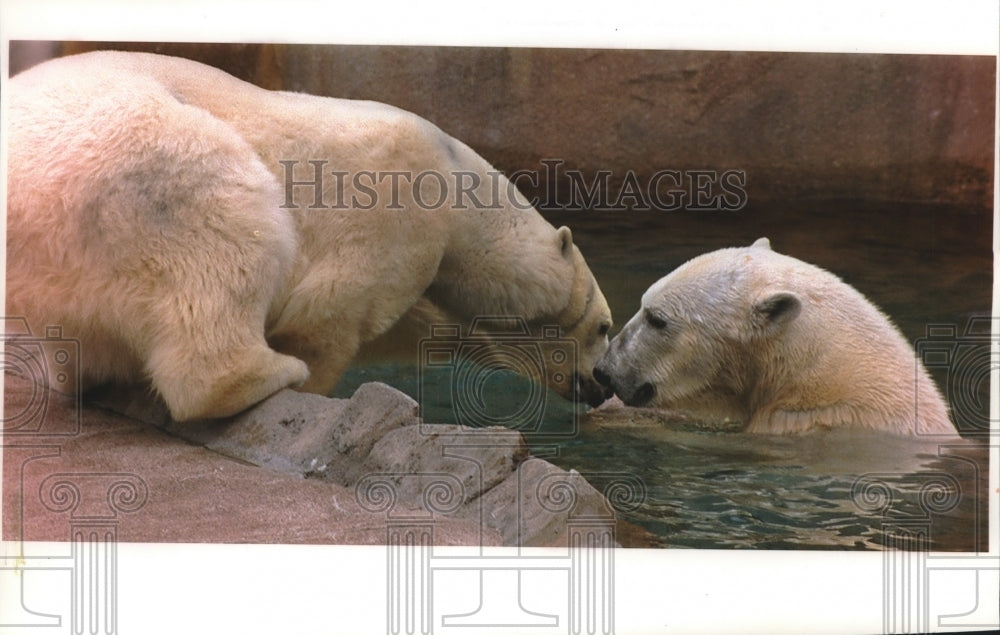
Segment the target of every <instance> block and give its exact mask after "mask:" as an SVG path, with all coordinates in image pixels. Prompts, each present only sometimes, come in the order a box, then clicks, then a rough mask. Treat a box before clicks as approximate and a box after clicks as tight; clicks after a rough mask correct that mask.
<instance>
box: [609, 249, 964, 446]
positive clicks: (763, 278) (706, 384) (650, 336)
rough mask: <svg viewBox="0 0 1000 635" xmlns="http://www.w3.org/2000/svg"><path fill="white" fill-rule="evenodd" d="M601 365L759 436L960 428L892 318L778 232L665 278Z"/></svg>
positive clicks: (620, 387)
mask: <svg viewBox="0 0 1000 635" xmlns="http://www.w3.org/2000/svg"><path fill="white" fill-rule="evenodd" d="M661 321H662V322H663V324H661ZM597 368H598V375H600V374H601V373H603V374H604V375H606V376H607V377H608V378H609V379H610V383H611V384H612V385H613V387H614V389H615V392H616V393H617V394H618V395H619V396H620V397H621V398H622V400H623V401H625V402H626V403H628V404H631V405H644V406H650V407H654V408H663V409H673V410H682V411H687V412H689V413H692V414H693V415H694V416H695V417H698V418H700V419H702V420H705V421H708V422H718V423H721V422H724V421H738V422H744V423H745V424H746V430H747V431H748V432H758V433H771V434H787V433H798V432H804V431H807V430H811V429H818V428H833V427H841V426H854V427H860V428H870V429H878V430H885V431H890V432H894V433H898V434H955V433H956V431H955V428H954V425H953V424H952V422H951V421H950V420H949V417H948V409H947V406H946V405H945V403H944V400H943V399H942V398H941V394H940V392H939V391H938V389H937V387H936V386H935V385H934V382H933V381H932V380H931V379H930V377H929V376H928V374H927V371H926V370H925V369H924V368H923V366H922V365H921V364H920V363H919V362H917V360H916V359H915V356H914V352H913V349H912V347H911V346H910V345H909V344H908V343H907V342H906V341H905V339H904V338H903V336H902V334H901V333H900V332H899V330H898V329H897V328H896V327H895V326H893V324H892V323H891V322H890V321H889V319H888V318H887V317H886V316H885V315H883V314H882V313H881V312H880V311H879V310H878V309H877V308H875V306H874V305H872V304H871V303H870V302H869V301H868V300H867V299H865V298H864V296H862V295H861V294H860V293H858V292H857V291H856V290H855V289H854V288H852V287H851V286H849V285H847V284H845V283H844V282H842V281H841V280H840V279H839V278H837V277H836V276H834V275H833V274H831V273H829V272H827V271H824V270H822V269H820V268H818V267H815V266H813V265H810V264H807V263H805V262H802V261H800V260H796V259H794V258H791V257H788V256H784V255H781V254H778V253H775V252H774V251H772V250H771V248H770V243H769V242H768V241H767V239H760V240H758V241H757V242H756V243H754V245H752V246H751V247H745V248H734V249H721V250H718V251H714V252H711V253H708V254H705V255H702V256H699V257H697V258H695V259H693V260H691V261H689V262H687V263H685V264H683V265H682V266H680V267H679V268H678V269H676V270H675V271H674V272H672V273H671V274H670V275H668V276H666V277H664V278H662V279H660V280H659V281H658V282H656V283H654V284H653V285H652V286H651V287H650V288H649V289H648V290H647V291H646V293H645V294H644V295H643V297H642V306H641V308H640V309H639V312H638V313H637V314H636V315H635V316H634V317H633V318H632V319H631V320H630V321H629V322H628V323H627V324H626V325H625V327H624V328H623V329H622V331H621V333H619V334H618V335H617V336H616V337H615V339H614V340H613V341H612V342H611V346H610V348H609V349H608V352H607V353H606V354H605V356H604V358H603V359H602V360H601V362H599V364H598V367H597Z"/></svg>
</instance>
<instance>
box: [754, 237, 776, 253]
mask: <svg viewBox="0 0 1000 635" xmlns="http://www.w3.org/2000/svg"><path fill="white" fill-rule="evenodd" d="M750 247H758V248H760V249H767V250H768V251H770V250H771V241H770V240H768V239H767V238H758V239H757V240H755V241H754V243H753V244H752V245H750Z"/></svg>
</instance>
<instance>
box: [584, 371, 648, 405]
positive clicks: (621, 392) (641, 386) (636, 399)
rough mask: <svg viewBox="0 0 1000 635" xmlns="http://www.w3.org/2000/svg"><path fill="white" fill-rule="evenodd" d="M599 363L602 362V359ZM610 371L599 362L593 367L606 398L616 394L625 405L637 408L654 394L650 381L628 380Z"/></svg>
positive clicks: (646, 402) (595, 376)
mask: <svg viewBox="0 0 1000 635" xmlns="http://www.w3.org/2000/svg"><path fill="white" fill-rule="evenodd" d="M601 363H602V364H603V363H604V360H602V361H601ZM610 373H611V371H610V370H608V369H607V368H606V367H602V366H601V365H600V364H598V365H597V366H596V367H595V368H594V379H595V380H596V381H597V382H599V383H600V384H601V385H602V386H603V387H604V390H605V391H606V393H607V397H606V398H608V399H609V398H611V396H612V395H618V398H619V399H621V400H622V402H623V403H625V404H626V405H628V406H633V407H637V408H638V407H642V406H645V405H648V404H649V403H650V402H651V401H653V397H655V396H656V387H655V386H654V385H653V384H651V383H650V382H648V381H643V382H637V381H629V380H628V379H627V378H624V377H620V376H618V377H616V376H612V375H611V374H610ZM637 384H638V385H637Z"/></svg>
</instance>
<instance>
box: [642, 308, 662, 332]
mask: <svg viewBox="0 0 1000 635" xmlns="http://www.w3.org/2000/svg"><path fill="white" fill-rule="evenodd" d="M646 323H647V324H649V325H650V326H651V327H653V328H654V329H656V330H657V331H661V330H663V329H665V328H667V321H666V320H664V319H663V318H661V317H660V316H658V315H655V314H653V313H652V312H650V311H646Z"/></svg>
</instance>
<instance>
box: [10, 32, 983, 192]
mask: <svg viewBox="0 0 1000 635" xmlns="http://www.w3.org/2000/svg"><path fill="white" fill-rule="evenodd" d="M101 48H120V49H133V50H147V51H155V52H160V53H167V54H172V55H180V56H184V57H190V58H193V59H197V60H200V61H204V62H206V63H209V64H212V65H214V66H218V67H220V68H223V69H224V70H226V71H228V72H230V73H232V74H234V75H236V76H238V77H241V78H243V79H246V80H248V81H251V82H253V83H255V84H258V85H261V86H264V87H266V88H271V89H284V90H293V91H304V92H309V93H314V94H320V95H330V96H336V97H347V98H358V99H373V100H377V101H384V102H388V103H391V104H394V105H396V106H399V107H401V108H404V109H407V110H411V111H413V112H415V113H417V114H419V115H421V116H423V117H426V118H427V119H430V120H431V121H433V122H434V123H436V124H437V125H438V126H440V127H441V128H442V129H444V130H445V131H446V132H448V133H450V134H451V135H453V136H455V137H457V138H459V139H461V140H463V141H465V142H466V143H468V144H469V145H470V146H472V147H473V148H474V149H475V150H477V151H478V152H479V153H480V154H482V155H483V156H485V157H486V158H487V159H488V160H490V161H491V162H492V163H494V165H496V166H497V167H498V168H500V169H501V170H504V171H506V172H512V171H514V170H518V169H528V170H542V166H541V164H540V163H539V161H540V160H542V159H546V158H555V159H560V160H562V161H564V162H565V167H566V168H569V169H579V170H582V171H583V172H584V174H589V175H592V174H595V173H596V172H597V171H598V170H612V171H614V173H615V176H616V177H617V178H621V177H622V175H623V174H624V172H625V171H626V170H631V171H634V172H635V173H636V175H637V176H638V177H639V178H640V180H643V179H645V178H648V177H649V176H650V175H652V174H654V173H655V172H656V171H657V170H661V169H676V170H688V169H713V170H720V171H722V170H726V169H740V170H745V171H746V172H747V175H748V181H749V184H748V190H749V192H750V196H751V198H753V199H754V200H767V199H779V198H780V199H784V200H788V199H827V200H829V199H852V200H857V199H867V200H884V201H903V202H905V201H922V202H935V203H947V204H949V205H954V206H957V207H963V206H967V207H972V208H980V209H982V208H987V207H989V206H990V205H991V204H992V188H993V165H994V157H993V138H994V129H993V128H994V109H995V99H996V96H995V92H996V82H995V73H996V64H995V60H994V59H993V58H990V57H981V56H939V55H874V54H863V55H850V54H825V53H819V54H803V53H740V52H711V51H707V52H706V51H648V50H642V51H640V50H636V51H631V50H580V49H537V48H459V47H387V46H311V45H278V44H241V45H221V44H220V45H212V44H119V43H97V42H86V43H64V44H56V43H17V42H15V43H13V44H12V46H11V49H12V50H11V72H16V71H17V70H20V69H21V68H23V67H26V66H28V65H30V64H32V63H34V62H35V61H37V60H39V59H44V58H45V57H50V56H54V55H60V54H65V53H73V52H81V51H84V50H94V49H101ZM543 176H544V175H543ZM544 185H545V184H544V183H541V184H540V188H539V189H541V190H544V189H545V188H544Z"/></svg>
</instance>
